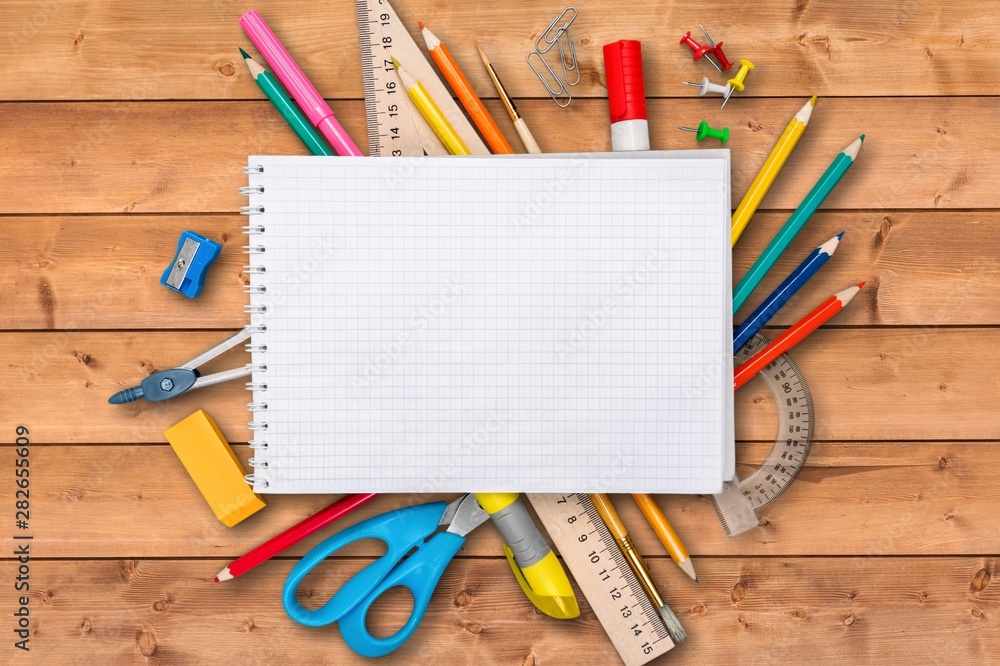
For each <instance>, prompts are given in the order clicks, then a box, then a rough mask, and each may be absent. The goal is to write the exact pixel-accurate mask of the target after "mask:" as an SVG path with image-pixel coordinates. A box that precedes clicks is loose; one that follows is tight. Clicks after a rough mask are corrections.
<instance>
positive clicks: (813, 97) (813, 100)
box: [809, 95, 817, 106]
mask: <svg viewBox="0 0 1000 666" xmlns="http://www.w3.org/2000/svg"><path fill="white" fill-rule="evenodd" d="M816 97H817V96H816V95H813V96H812V97H810V98H809V106H816Z"/></svg>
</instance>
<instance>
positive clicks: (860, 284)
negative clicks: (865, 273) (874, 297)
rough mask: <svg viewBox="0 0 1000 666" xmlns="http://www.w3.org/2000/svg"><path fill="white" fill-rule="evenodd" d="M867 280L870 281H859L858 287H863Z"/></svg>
mask: <svg viewBox="0 0 1000 666" xmlns="http://www.w3.org/2000/svg"><path fill="white" fill-rule="evenodd" d="M865 282H868V280H864V281H863V282H859V283H858V289H861V288H863V287H864V286H865Z"/></svg>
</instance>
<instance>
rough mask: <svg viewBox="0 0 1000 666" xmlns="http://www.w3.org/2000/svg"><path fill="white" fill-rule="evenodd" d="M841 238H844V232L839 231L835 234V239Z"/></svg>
mask: <svg viewBox="0 0 1000 666" xmlns="http://www.w3.org/2000/svg"><path fill="white" fill-rule="evenodd" d="M843 239H844V232H843V231H841V232H840V233H839V234H837V240H843Z"/></svg>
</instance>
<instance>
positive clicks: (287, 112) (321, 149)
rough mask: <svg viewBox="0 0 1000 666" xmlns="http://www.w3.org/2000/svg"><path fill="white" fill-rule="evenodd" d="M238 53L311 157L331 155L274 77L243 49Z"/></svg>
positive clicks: (329, 150)
mask: <svg viewBox="0 0 1000 666" xmlns="http://www.w3.org/2000/svg"><path fill="white" fill-rule="evenodd" d="M240 53H242V54H243V62H245V63H246V64H247V68H249V70H250V76H252V77H253V80H254V81H256V82H257V85H258V86H260V89H261V90H263V91H264V94H265V95H267V98H268V99H269V100H271V103H272V104H274V105H275V106H276V107H278V111H280V112H281V115H282V117H284V119H285V120H287V121H288V124H289V125H291V126H292V129H293V130H295V133H296V134H298V135H299V138H300V139H302V143H304V144H306V147H307V148H309V151H310V152H312V154H313V155H333V154H334V152H333V151H332V150H331V149H330V147H329V146H328V145H326V142H325V141H323V137H321V136H320V135H319V132H317V131H316V129H315V128H314V127H313V126H312V123H310V122H309V121H308V120H307V119H306V117H305V116H304V115H302V111H300V110H299V107H297V106H295V102H293V101H292V99H291V98H290V97H289V96H288V95H287V94H286V93H285V91H284V90H282V89H281V85H280V84H279V83H278V80H277V79H276V78H274V75H272V74H271V72H269V71H267V70H266V69H264V68H263V67H261V66H260V65H259V64H257V61H256V60H254V59H253V58H251V57H250V56H249V54H247V52H246V51H244V50H243V49H240Z"/></svg>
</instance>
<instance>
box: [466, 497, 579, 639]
mask: <svg viewBox="0 0 1000 666" xmlns="http://www.w3.org/2000/svg"><path fill="white" fill-rule="evenodd" d="M476 499H477V500H478V501H479V505H480V506H481V507H483V510H484V511H486V513H488V514H490V518H491V519H493V524H494V525H496V526H497V529H498V530H500V534H501V535H502V536H503V540H504V546H503V552H504V555H506V556H507V561H508V562H510V568H511V569H512V570H513V571H514V577H515V578H516V579H517V582H518V583H519V584H520V585H521V589H522V590H524V593H525V594H526V595H527V597H528V599H530V600H531V603H533V604H534V605H535V608H537V609H538V610H540V611H542V612H543V613H545V614H546V615H548V616H549V617H554V618H556V619H558V620H568V619H571V618H574V617H579V615H580V606H579V605H578V604H577V602H576V595H574V594H573V588H572V586H571V585H570V583H569V577H568V576H567V575H566V571H565V570H564V569H563V567H562V564H560V563H559V559H558V558H557V557H556V554H555V553H554V552H553V551H552V549H551V548H549V544H548V543H546V541H545V537H543V536H542V534H541V533H540V532H539V531H538V528H537V527H535V521H533V520H532V519H531V515H530V514H529V513H528V509H527V508H525V506H524V502H523V501H522V500H521V496H520V495H519V494H518V493H476Z"/></svg>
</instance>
